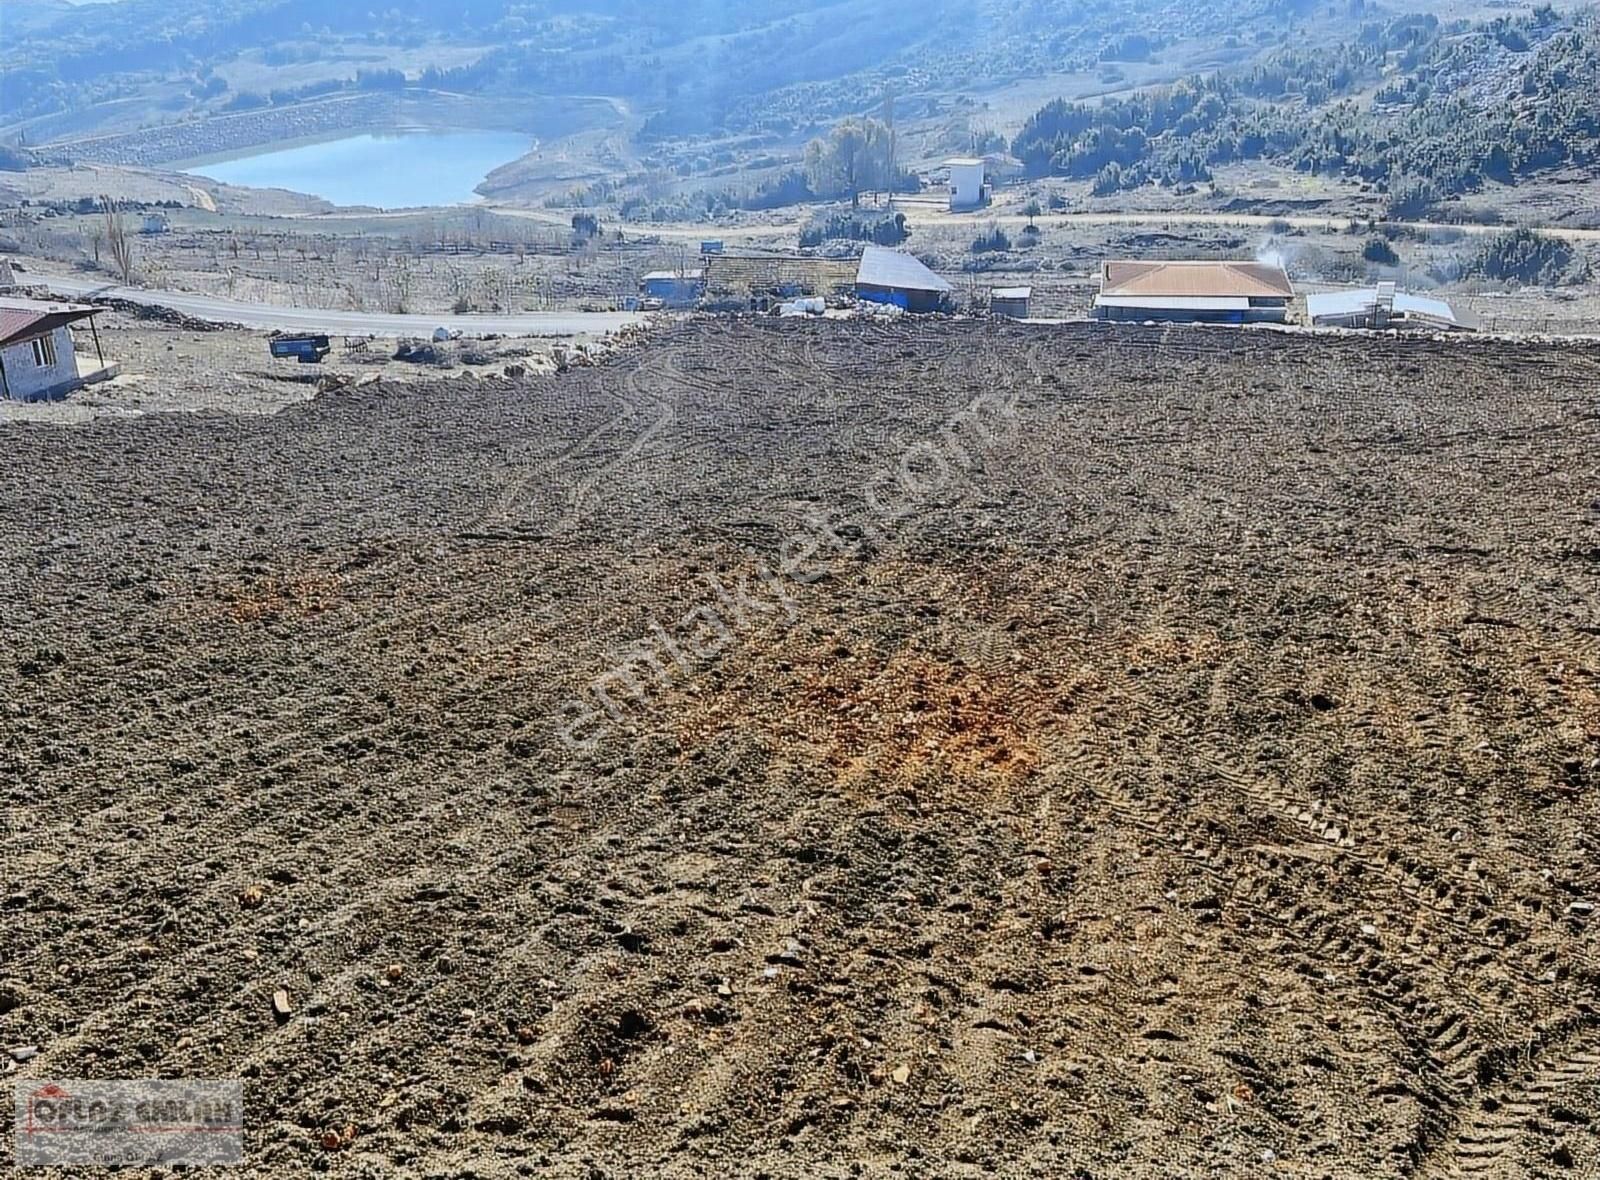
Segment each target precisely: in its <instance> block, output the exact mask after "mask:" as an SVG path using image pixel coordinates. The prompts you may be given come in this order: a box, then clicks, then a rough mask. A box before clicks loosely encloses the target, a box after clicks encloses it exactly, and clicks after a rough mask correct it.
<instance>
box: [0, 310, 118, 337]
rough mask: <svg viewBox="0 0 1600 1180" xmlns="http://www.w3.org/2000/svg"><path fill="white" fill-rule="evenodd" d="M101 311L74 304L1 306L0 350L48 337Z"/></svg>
mask: <svg viewBox="0 0 1600 1180" xmlns="http://www.w3.org/2000/svg"><path fill="white" fill-rule="evenodd" d="M99 310H100V309H99V308H98V307H83V306H80V305H78V304H73V303H33V302H31V301H27V300H22V299H13V300H7V301H6V302H4V303H0V347H4V346H6V345H8V344H17V343H20V342H21V341H25V340H32V339H34V338H35V337H38V336H45V335H48V334H49V333H51V332H54V331H55V330H56V329H57V328H61V327H65V326H66V325H67V324H71V323H75V322H77V321H78V320H82V319H87V318H88V317H90V316H92V315H94V314H96V313H97V312H98V311H99Z"/></svg>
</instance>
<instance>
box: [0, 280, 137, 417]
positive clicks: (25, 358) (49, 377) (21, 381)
mask: <svg viewBox="0 0 1600 1180" xmlns="http://www.w3.org/2000/svg"><path fill="white" fill-rule="evenodd" d="M98 314H100V309H99V308H98V307H82V306H79V305H76V304H71V303H38V302H35V301H34V300H31V299H0V397H5V398H12V399H15V400H18V401H44V400H49V399H52V398H58V397H63V396H65V395H66V394H67V393H69V392H70V391H72V390H74V389H77V388H78V387H79V386H82V385H87V384H89V383H91V382H94V381H104V380H106V379H107V378H109V377H114V376H116V374H117V368H116V366H115V365H107V364H106V363H105V357H104V355H103V354H101V352H100V333H99V332H97V331H95V328H94V320H93V318H92V317H94V316H96V315H98ZM81 320H88V321H89V330H90V331H91V332H93V333H94V345H95V355H96V357H97V358H98V360H99V364H98V366H97V367H95V368H94V369H93V370H92V371H91V372H89V373H87V374H84V373H80V372H79V370H78V357H77V350H76V348H75V347H74V344H73V339H72V329H71V325H72V324H75V323H78V322H79V321H81Z"/></svg>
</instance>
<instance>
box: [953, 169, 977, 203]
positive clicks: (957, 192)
mask: <svg viewBox="0 0 1600 1180" xmlns="http://www.w3.org/2000/svg"><path fill="white" fill-rule="evenodd" d="M981 204H983V165H982V164H952V165H950V208H952V209H971V208H974V207H975V206H977V205H981Z"/></svg>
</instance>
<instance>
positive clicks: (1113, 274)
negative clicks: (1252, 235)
mask: <svg viewBox="0 0 1600 1180" xmlns="http://www.w3.org/2000/svg"><path fill="white" fill-rule="evenodd" d="M1100 291H1101V294H1104V295H1162V296H1170V295H1199V296H1244V297H1246V298H1249V297H1255V298H1258V299H1288V298H1290V297H1291V296H1293V295H1294V287H1293V286H1292V285H1291V284H1290V282H1289V276H1288V275H1287V274H1286V273H1284V269H1283V267H1281V266H1275V265H1273V264H1271V263H1268V262H1105V263H1102V264H1101V268H1100Z"/></svg>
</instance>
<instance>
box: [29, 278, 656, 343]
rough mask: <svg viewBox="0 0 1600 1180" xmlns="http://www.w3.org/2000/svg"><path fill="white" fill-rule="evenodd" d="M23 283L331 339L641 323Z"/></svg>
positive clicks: (580, 332)
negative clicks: (348, 307) (393, 310)
mask: <svg viewBox="0 0 1600 1180" xmlns="http://www.w3.org/2000/svg"><path fill="white" fill-rule="evenodd" d="M22 279H23V281H25V282H28V283H37V284H38V285H40V286H44V287H48V288H50V290H52V291H54V292H56V293H57V294H60V295H65V296H68V297H71V298H77V299H82V298H86V297H90V296H93V297H96V298H107V299H126V300H128V301H130V302H132V303H142V304H145V305H147V306H150V307H170V308H171V309H172V310H173V311H178V312H182V313H183V314H184V315H187V316H193V317H194V318H195V319H197V320H210V321H212V322H214V323H219V324H242V325H243V326H244V327H246V328H266V329H273V328H277V329H282V330H283V331H288V332H302V331H304V332H325V333H327V334H329V335H333V336H429V335H432V334H433V330H434V329H435V328H446V329H448V330H449V331H451V332H459V333H460V334H461V335H463V336H587V335H598V334H600V333H602V332H611V331H615V330H616V329H618V328H623V327H626V326H628V325H629V324H637V323H640V322H641V321H642V320H643V319H644V317H643V316H641V315H637V314H635V313H633V312H622V311H524V312H518V313H516V314H513V315H383V314H381V313H376V312H364V311H333V310H327V309H319V308H310V307H274V306H272V305H270V304H266V303H241V302H239V301H238V300H234V299H221V298H218V297H216V296H212V295H196V294H194V293H193V292H189V291H147V290H143V289H140V288H138V287H119V286H116V285H115V284H112V283H106V282H104V281H103V280H99V279H95V278H93V277H89V276H80V275H59V274H44V273H42V272H38V271H30V272H29V273H28V274H26V275H24V276H22Z"/></svg>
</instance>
